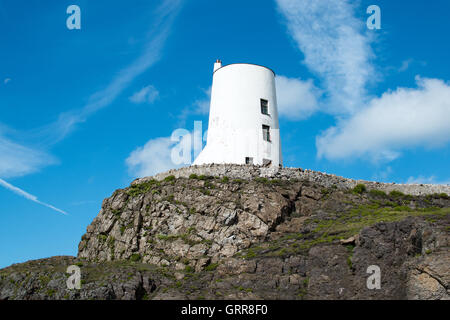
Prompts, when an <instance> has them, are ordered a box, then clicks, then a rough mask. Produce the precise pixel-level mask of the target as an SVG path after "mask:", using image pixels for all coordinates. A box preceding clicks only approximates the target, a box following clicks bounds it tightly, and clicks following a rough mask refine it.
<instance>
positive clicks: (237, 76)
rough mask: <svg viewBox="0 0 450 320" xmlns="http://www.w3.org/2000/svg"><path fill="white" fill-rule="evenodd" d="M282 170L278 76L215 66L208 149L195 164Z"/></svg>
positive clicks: (240, 66) (268, 71)
mask: <svg viewBox="0 0 450 320" xmlns="http://www.w3.org/2000/svg"><path fill="white" fill-rule="evenodd" d="M208 163H235V164H257V165H266V166H280V165H282V157H281V143H280V128H279V125H278V107H277V96H276V90H275V73H274V72H273V71H272V70H271V69H269V68H266V67H263V66H259V65H255V64H248V63H234V64H229V65H226V66H222V63H221V61H220V60H217V61H216V63H215V64H214V73H213V84H212V89H211V104H210V110H209V124H208V134H207V141H206V146H205V148H204V149H203V150H202V152H201V153H200V154H199V156H198V157H197V158H196V159H195V161H194V165H200V164H208Z"/></svg>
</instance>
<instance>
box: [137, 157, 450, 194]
mask: <svg viewBox="0 0 450 320" xmlns="http://www.w3.org/2000/svg"><path fill="white" fill-rule="evenodd" d="M191 174H197V175H199V176H200V175H205V176H216V177H225V176H226V177H228V178H230V179H245V180H249V179H254V178H257V177H264V178H268V179H281V180H289V179H298V180H308V181H311V182H314V183H317V184H319V185H321V186H323V187H331V186H333V185H334V186H336V187H337V188H339V189H348V188H353V187H355V186H356V185H357V184H364V185H365V186H366V188H367V189H368V190H372V189H377V190H382V191H385V192H388V193H389V192H391V191H393V190H396V191H400V192H403V193H405V194H410V195H426V194H433V193H447V194H449V195H450V185H436V184H396V183H382V182H374V181H365V180H353V179H348V178H343V177H339V176H336V175H333V174H327V173H322V172H318V171H312V170H308V169H301V168H277V167H262V166H254V165H237V164H207V165H201V166H189V167H184V168H180V169H172V170H169V171H167V172H163V173H158V174H156V175H155V176H152V177H145V178H140V179H136V180H135V181H133V182H132V184H138V183H142V182H145V181H148V180H150V179H156V180H163V179H164V178H166V177H167V176H171V175H173V176H175V177H176V178H188V177H189V176H190V175H191Z"/></svg>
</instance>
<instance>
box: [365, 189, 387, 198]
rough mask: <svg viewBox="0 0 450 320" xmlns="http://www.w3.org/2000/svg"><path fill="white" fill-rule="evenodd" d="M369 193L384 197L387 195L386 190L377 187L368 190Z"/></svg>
mask: <svg viewBox="0 0 450 320" xmlns="http://www.w3.org/2000/svg"><path fill="white" fill-rule="evenodd" d="M369 194H370V195H371V196H373V197H378V198H386V197H387V194H386V192H384V191H382V190H377V189H372V190H370V191H369Z"/></svg>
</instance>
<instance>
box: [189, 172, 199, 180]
mask: <svg viewBox="0 0 450 320" xmlns="http://www.w3.org/2000/svg"><path fill="white" fill-rule="evenodd" d="M189 179H198V175H196V174H195V173H191V174H190V175H189Z"/></svg>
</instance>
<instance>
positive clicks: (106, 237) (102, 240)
mask: <svg viewBox="0 0 450 320" xmlns="http://www.w3.org/2000/svg"><path fill="white" fill-rule="evenodd" d="M97 239H98V241H100V242H101V243H103V242H105V241H106V239H108V236H107V235H106V234H99V235H98V236H97Z"/></svg>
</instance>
